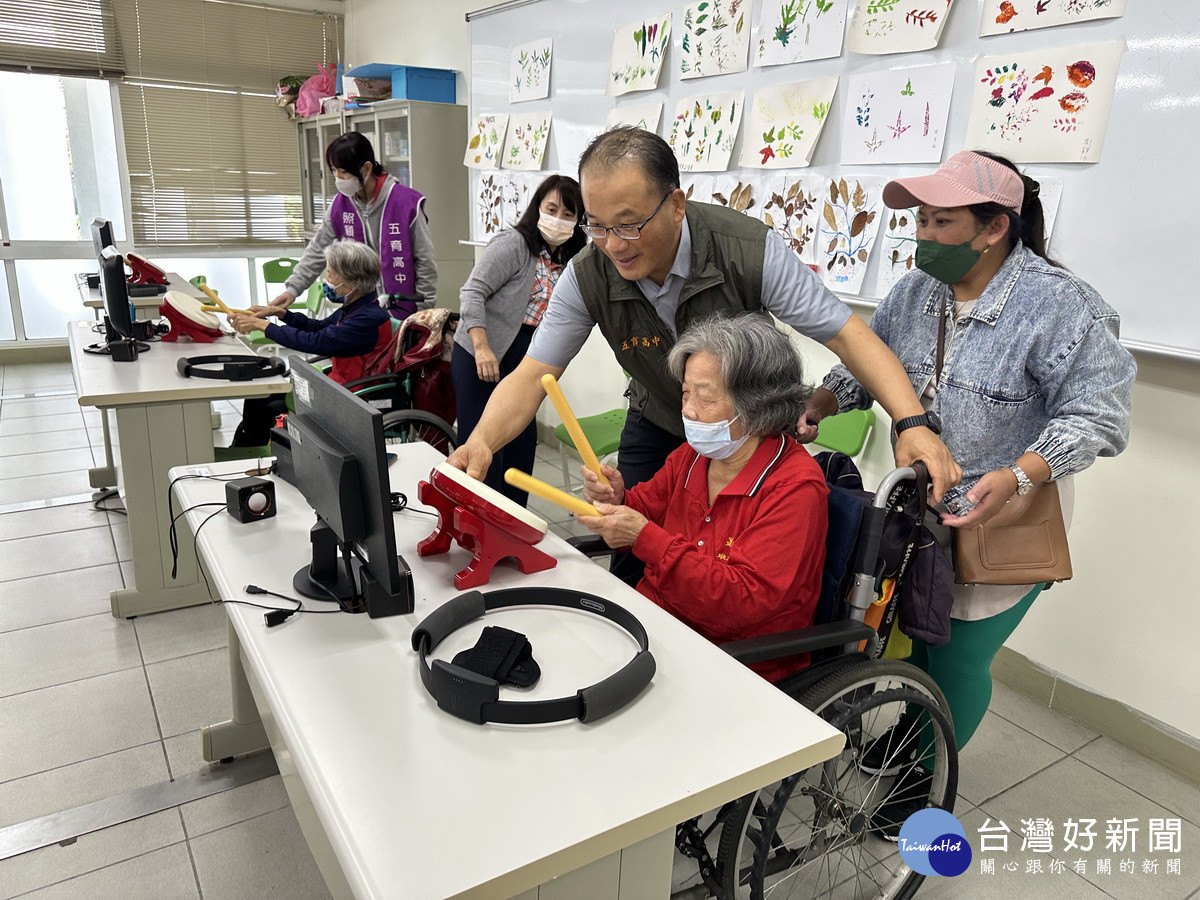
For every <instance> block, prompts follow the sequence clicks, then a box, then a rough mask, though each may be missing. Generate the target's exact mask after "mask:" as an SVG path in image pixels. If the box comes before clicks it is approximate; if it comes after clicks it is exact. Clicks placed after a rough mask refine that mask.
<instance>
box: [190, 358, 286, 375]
mask: <svg viewBox="0 0 1200 900" xmlns="http://www.w3.org/2000/svg"><path fill="white" fill-rule="evenodd" d="M217 365H219V366H220V368H218V369H204V368H200V367H201V366H217ZM175 368H176V369H178V370H179V374H180V375H182V376H183V377H184V378H216V379H218V380H220V381H251V380H252V379H255V378H269V377H270V376H272V375H286V374H287V371H288V367H287V362H286V361H284V359H283V358H282V357H279V356H272V357H269V358H267V359H264V358H263V357H261V356H247V355H245V354H240V355H237V356H230V355H228V354H224V353H219V354H215V355H213V356H184V357H181V358H180V359H179V361H178V362H177V363H176V364H175Z"/></svg>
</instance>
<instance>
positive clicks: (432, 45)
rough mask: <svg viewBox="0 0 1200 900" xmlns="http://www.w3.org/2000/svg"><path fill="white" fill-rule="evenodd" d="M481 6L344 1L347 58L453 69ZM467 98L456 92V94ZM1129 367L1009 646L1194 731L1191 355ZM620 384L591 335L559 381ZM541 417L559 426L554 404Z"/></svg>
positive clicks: (613, 395) (1198, 697) (580, 409)
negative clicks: (1045, 573) (1114, 451)
mask: <svg viewBox="0 0 1200 900" xmlns="http://www.w3.org/2000/svg"><path fill="white" fill-rule="evenodd" d="M596 2H600V0H596ZM484 5H485V0H472V2H466V3H464V2H462V0H440V2H438V3H429V2H426V0H399V2H396V0H391V2H384V0H347V3H346V7H347V28H346V52H347V58H348V59H349V60H350V61H352V62H395V63H405V64H411V65H422V66H431V67H435V68H450V69H458V70H460V71H464V72H465V71H466V69H467V64H468V59H469V54H470V48H469V45H468V31H467V26H466V23H465V20H464V18H463V17H464V14H465V13H466V12H467V11H468V10H471V9H477V8H480V7H482V6H484ZM461 83H462V82H461V80H460V84H461ZM468 101H469V98H467V96H466V94H465V93H462V92H461V91H460V102H468ZM1079 274H1080V275H1081V276H1082V277H1083V278H1085V279H1086V278H1087V272H1080V273H1079ZM797 342H798V344H799V345H800V346H801V348H802V351H803V352H804V355H805V358H806V360H807V363H808V369H809V372H810V374H811V377H812V378H813V379H814V380H817V379H819V378H820V377H821V376H823V375H824V373H825V372H826V371H828V369H829V367H830V365H832V363H833V362H834V358H833V355H832V354H831V353H829V352H828V351H827V350H825V348H823V347H821V346H819V345H817V344H814V343H813V342H811V341H808V340H806V339H803V338H797ZM1138 364H1139V367H1140V370H1139V374H1138V381H1137V386H1136V388H1135V390H1134V426H1133V435H1132V439H1131V441H1130V446H1129V449H1128V450H1127V451H1126V452H1125V453H1124V454H1123V455H1121V456H1120V457H1117V458H1116V459H1102V460H1099V461H1098V462H1097V464H1096V465H1095V466H1093V467H1092V468H1091V469H1090V470H1089V471H1088V472H1087V473H1085V474H1084V475H1082V476H1080V477H1079V478H1078V479H1077V481H1076V490H1077V500H1076V510H1075V521H1074V526H1073V528H1072V532H1071V552H1072V558H1073V562H1074V566H1075V572H1076V576H1075V578H1074V579H1073V580H1072V581H1070V582H1067V583H1065V584H1061V585H1057V586H1055V587H1054V588H1053V589H1052V590H1051V591H1049V592H1048V593H1046V594H1044V595H1043V596H1042V597H1041V598H1039V600H1038V602H1037V603H1035V604H1034V606H1033V609H1032V610H1031V611H1030V613H1029V615H1028V616H1027V617H1026V619H1025V621H1024V622H1023V623H1022V624H1021V626H1020V627H1019V628H1018V629H1017V631H1016V633H1015V634H1014V635H1013V637H1012V638H1011V639H1010V641H1009V646H1010V647H1012V648H1013V649H1014V650H1016V651H1017V652H1019V653H1022V654H1024V655H1025V656H1028V657H1029V658H1030V659H1032V660H1033V661H1034V662H1035V663H1037V664H1039V665H1041V666H1044V667H1045V668H1047V669H1050V670H1053V671H1055V672H1058V673H1060V674H1062V675H1063V676H1065V677H1066V678H1069V679H1071V680H1073V681H1076V682H1078V683H1080V684H1082V685H1084V686H1086V687H1087V688H1089V689H1090V690H1093V691H1095V692H1097V693H1100V694H1103V695H1106V696H1109V697H1112V698H1113V699H1115V700H1117V701H1119V702H1121V703H1124V704H1126V705H1128V706H1130V707H1132V708H1134V709H1136V710H1140V711H1141V712H1143V713H1145V714H1147V715H1149V716H1152V717H1153V718H1156V719H1159V720H1161V721H1163V722H1165V723H1167V724H1169V725H1171V726H1173V727H1174V728H1177V729H1179V730H1180V731H1182V732H1184V733H1185V734H1188V735H1191V736H1193V737H1195V738H1197V739H1200V679H1198V678H1197V677H1196V676H1197V666H1196V664H1195V662H1194V660H1193V657H1192V655H1191V652H1190V651H1189V649H1188V643H1187V638H1188V637H1189V636H1190V634H1191V629H1190V626H1191V625H1192V622H1193V619H1194V614H1193V612H1194V609H1195V603H1194V602H1192V600H1191V598H1192V594H1193V592H1194V590H1195V589H1194V588H1193V586H1192V584H1193V582H1194V581H1195V580H1196V575H1195V572H1194V569H1195V566H1194V562H1195V559H1196V557H1197V555H1198V551H1200V447H1198V445H1200V441H1198V440H1197V438H1198V437H1200V429H1198V428H1197V425H1196V423H1197V422H1200V363H1190V362H1184V361H1176V360H1171V359H1164V358H1161V357H1153V356H1147V355H1139V357H1138ZM623 387H624V379H623V378H622V376H621V373H620V369H619V367H618V366H617V364H616V362H615V360H614V359H613V355H612V352H611V351H610V350H608V348H607V347H605V346H604V345H603V342H602V341H600V340H599V338H598V335H596V334H593V336H592V338H591V339H590V341H589V343H588V345H587V346H586V347H585V348H584V351H583V353H582V354H581V355H580V357H578V358H577V359H576V360H575V362H574V363H573V364H572V365H571V367H570V368H569V369H568V371H567V374H566V375H565V376H564V379H563V388H564V391H565V393H566V394H567V396H568V398H569V399H570V400H571V403H572V406H573V408H574V409H575V412H576V413H577V414H578V415H589V414H592V413H597V412H602V411H604V410H606V409H611V408H613V407H615V406H618V405H619V404H620V402H621V391H622V389H623ZM880 412H882V411H880ZM540 417H541V418H542V419H543V420H544V421H546V422H550V423H553V422H557V419H556V417H555V416H554V413H553V410H550V412H549V413H548V414H547V413H546V412H545V411H543V412H542V413H541V414H540ZM889 427H890V426H889V424H888V420H887V417H886V416H885V415H881V416H880V424H879V425H878V426H877V427H876V429H875V433H874V435H873V436H872V439H871V444H870V445H869V446H868V452H867V454H866V456H865V458H864V462H863V468H864V474H865V475H866V476H867V479H868V481H869V482H873V481H877V480H878V478H879V476H880V475H881V474H882V473H883V472H884V471H886V470H887V469H890V468H891V457H890V449H889V447H888V440H887V431H888V428H889ZM1180 637H1182V638H1183V640H1180Z"/></svg>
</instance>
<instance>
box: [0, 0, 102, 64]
mask: <svg viewBox="0 0 1200 900" xmlns="http://www.w3.org/2000/svg"><path fill="white" fill-rule="evenodd" d="M0 68H2V69H8V70H12V71H18V72H36V73H41V74H50V75H74V76H84V77H88V76H90V77H100V78H115V77H118V76H120V75H123V74H124V73H125V61H124V56H123V54H122V52H121V43H120V41H119V40H118V37H117V28H116V18H115V15H114V9H113V0H37V2H29V0H0Z"/></svg>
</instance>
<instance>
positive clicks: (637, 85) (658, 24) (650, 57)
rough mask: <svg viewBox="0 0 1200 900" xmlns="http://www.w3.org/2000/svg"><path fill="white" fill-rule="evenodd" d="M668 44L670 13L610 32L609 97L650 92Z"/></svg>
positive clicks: (653, 86)
mask: <svg viewBox="0 0 1200 900" xmlns="http://www.w3.org/2000/svg"><path fill="white" fill-rule="evenodd" d="M670 42H671V14H670V13H667V14H666V15H662V16H658V17H656V18H648V19H643V20H641V21H639V22H632V23H630V24H628V25H623V26H621V27H620V28H618V29H616V30H615V31H614V32H613V44H612V57H611V59H610V61H609V66H608V87H607V88H606V93H607V94H609V96H620V95H621V94H628V93H630V92H632V91H653V90H655V89H656V88H657V87H658V77H659V73H660V72H661V71H662V66H663V60H664V59H665V58H666V55H667V47H668V45H669V44H670Z"/></svg>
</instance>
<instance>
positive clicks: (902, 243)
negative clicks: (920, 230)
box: [875, 208, 917, 300]
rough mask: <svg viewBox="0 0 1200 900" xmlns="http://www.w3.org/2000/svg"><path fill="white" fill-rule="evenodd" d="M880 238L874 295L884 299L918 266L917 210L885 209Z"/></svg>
mask: <svg viewBox="0 0 1200 900" xmlns="http://www.w3.org/2000/svg"><path fill="white" fill-rule="evenodd" d="M883 215H884V216H885V218H884V221H883V236H882V237H881V238H880V239H879V240H880V242H881V243H880V247H879V249H878V250H877V251H876V255H877V256H878V257H879V274H878V278H877V279H876V281H875V296H876V297H878V298H879V299H881V300H882V299H883V298H884V297H886V296H887V295H888V292H889V291H890V290H891V289H892V288H893V287H894V286H895V284H896V282H897V281H899V280H900V279H901V278H903V277H904V276H905V275H907V274H908V273H909V272H911V271H912V270H913V269H915V268H916V267H917V210H916V209H915V208H913V209H884V210H883Z"/></svg>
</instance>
